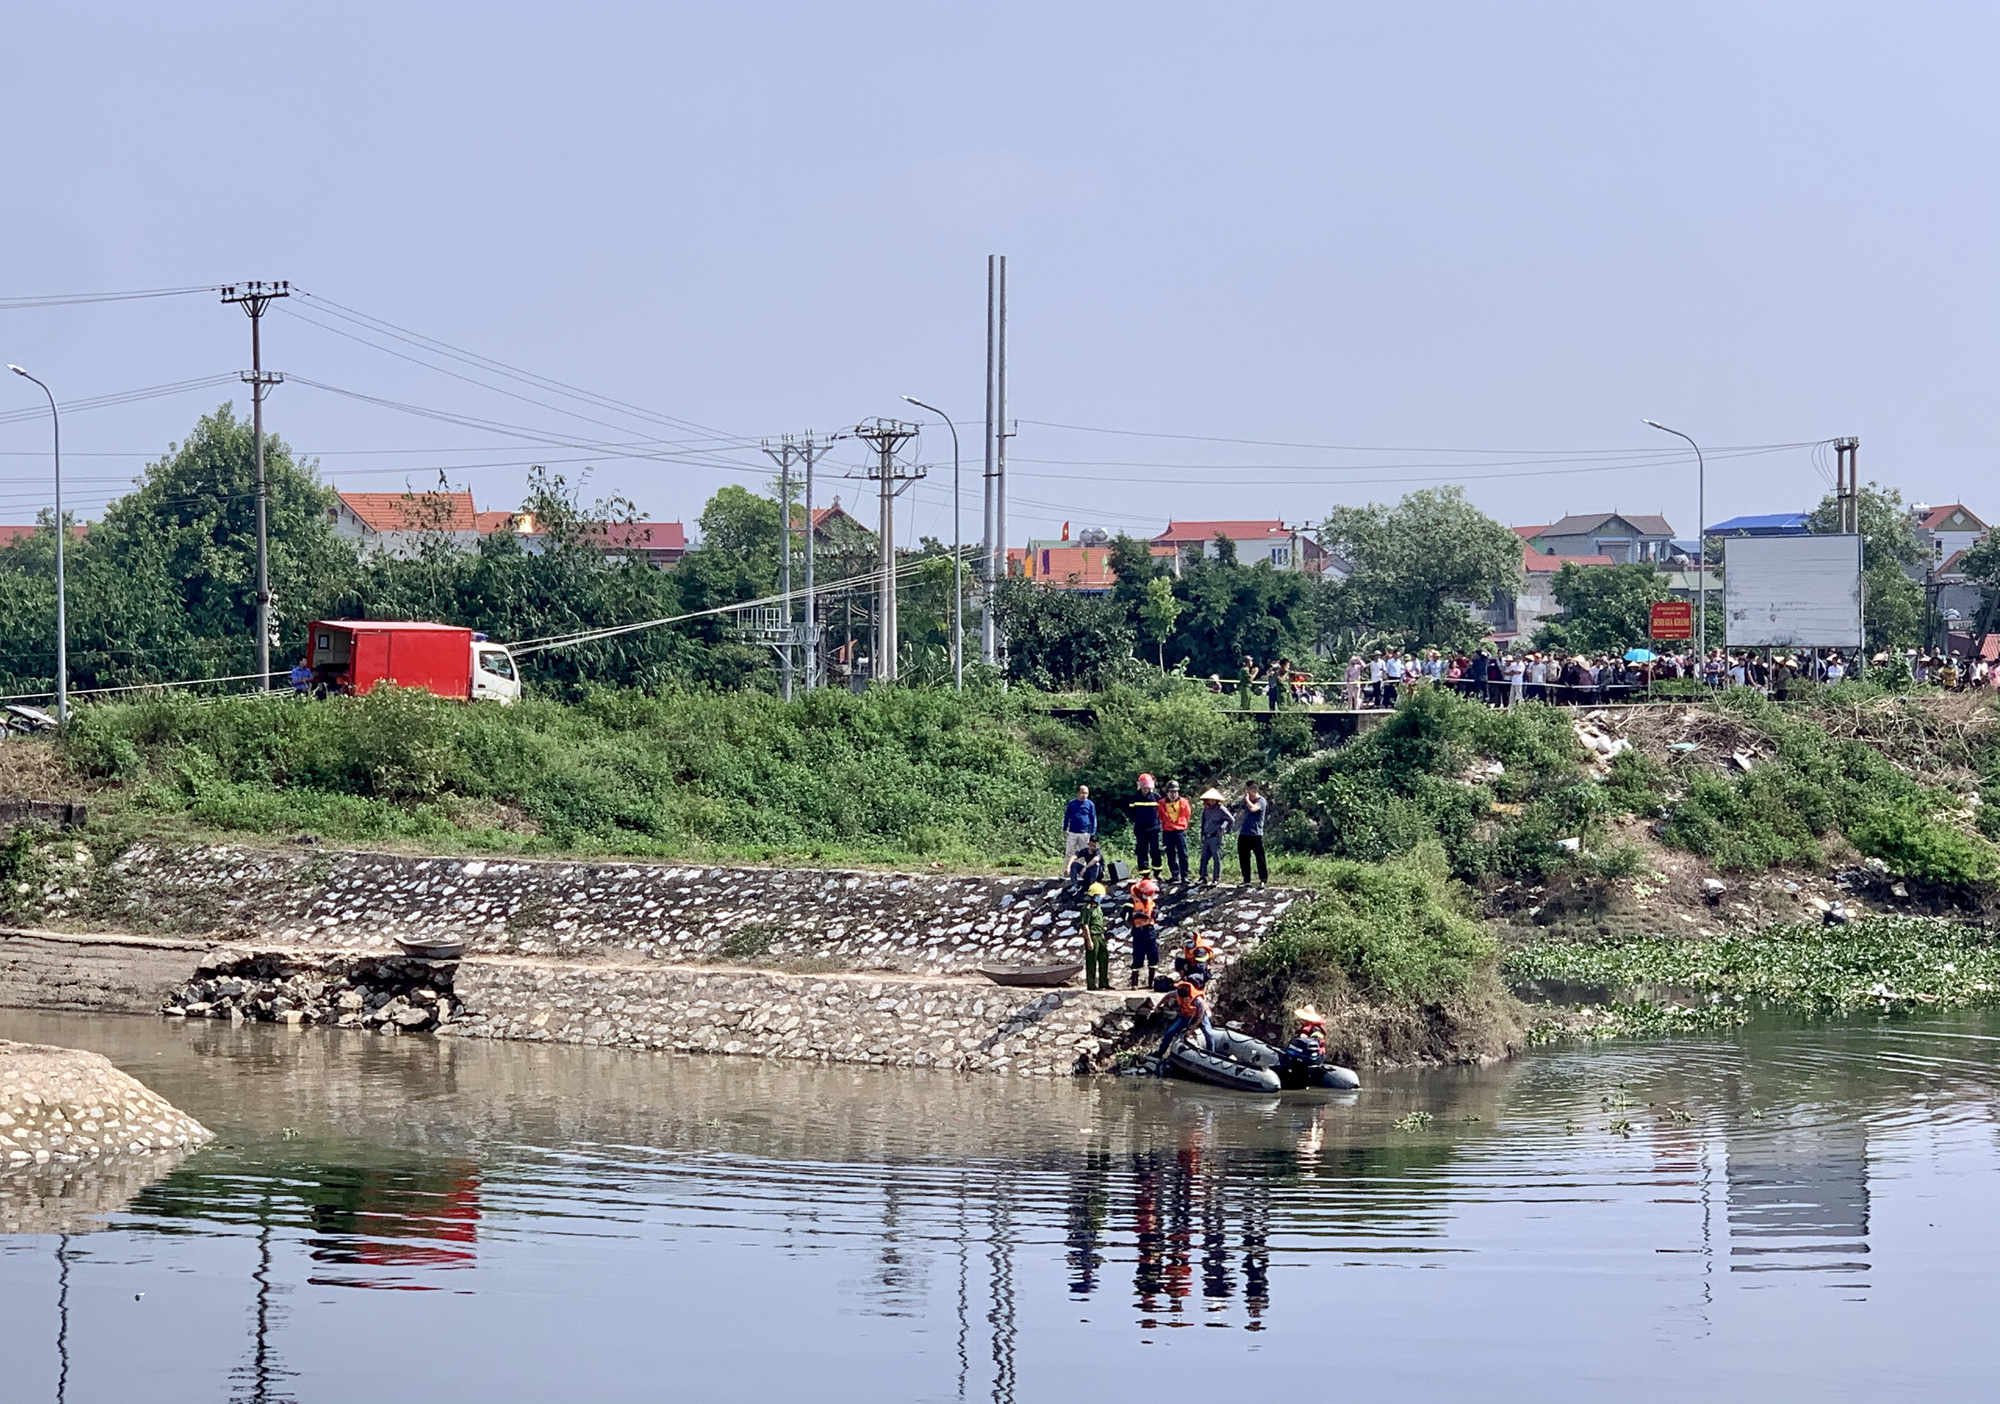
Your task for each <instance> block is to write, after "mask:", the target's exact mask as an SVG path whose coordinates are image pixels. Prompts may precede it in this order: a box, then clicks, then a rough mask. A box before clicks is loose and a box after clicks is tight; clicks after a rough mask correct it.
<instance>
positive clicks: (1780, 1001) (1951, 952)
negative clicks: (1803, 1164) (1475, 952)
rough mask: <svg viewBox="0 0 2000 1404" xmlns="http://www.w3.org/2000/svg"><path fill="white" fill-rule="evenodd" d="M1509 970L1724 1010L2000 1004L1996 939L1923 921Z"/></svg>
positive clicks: (1732, 937) (1580, 956)
mask: <svg viewBox="0 0 2000 1404" xmlns="http://www.w3.org/2000/svg"><path fill="white" fill-rule="evenodd" d="M1504 969H1505V974H1506V976H1507V978H1508V979H1509V980H1511V981H1514V982H1516V983H1520V982H1525V981H1531V980H1556V981H1574V982H1579V983H1587V984H1599V985H1606V986H1610V987H1612V988H1620V987H1626V988H1629V987H1644V986H1655V987H1659V986H1666V987H1672V988H1675V989H1679V990H1685V991H1689V992H1691V993H1693V994H1696V995H1705V996H1707V997H1708V998H1709V999H1710V1000H1711V1001H1715V1002H1720V1004H1721V1005H1722V1006H1724V1007H1726V1006H1728V1005H1735V1004H1739V1003H1749V1004H1755V1005H1761V1006H1765V1007H1776V1008H1782V1009H1790V1010H1794V1011H1797V1012H1800V1013H1807V1014H1833V1013H1842V1012H1848V1011H1854V1010H1861V1009H1867V1008H1871V1007H1874V1008H1887V1009H1897V1008H1901V1009H1912V1008H1937V1009H1951V1008H1968V1007H1973V1006H1979V1005H1994V1004H2000V944H1997V943H1996V941H1995V939H1994V935H1993V933H1991V932H1989V931H1985V930H1982V929H1981V928H1979V927H1976V926H1970V925H1966V924H1964V923H1959V922H1950V921H1939V920H1933V919H1928V918H1922V917H1872V918H1869V919H1866V920H1863V921H1858V922H1854V923H1852V924H1850V925H1846V926H1816V925H1800V926H1789V927H1779V928H1774V929H1772V930H1769V931H1765V932H1761V933H1756V934H1748V933H1741V934H1739V933H1732V934H1728V935H1722V936H1716V937H1712V938H1709V939H1706V940H1697V941H1690V940H1686V939H1682V938H1675V937H1665V936H1643V937H1637V938H1634V939H1631V940H1621V941H1606V942H1599V943H1592V944H1588V945H1580V944H1579V945H1567V944H1558V943H1544V944H1538V945H1532V946H1524V947H1522V948H1521V949H1519V950H1517V951H1515V952H1513V953H1512V954H1510V955H1509V956H1508V957H1507V959H1506V962H1505V967H1504ZM1634 1008H1635V1010H1636V1006H1634ZM1695 1013H1696V1014H1698V1013H1699V1011H1698V1010H1697V1011H1695ZM1661 1017H1662V1018H1663V1019H1664V1018H1668V1017H1679V1016H1664V1015H1663V1016H1661ZM1689 1017H1690V1018H1692V1017H1693V1015H1690V1016H1689ZM1711 1017H1714V1016H1711ZM1637 1022H1641V1023H1643V1022H1644V1021H1643V1019H1639V1020H1637ZM1663 1031H1664V1030H1663Z"/></svg>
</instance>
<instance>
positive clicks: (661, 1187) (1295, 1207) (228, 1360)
mask: <svg viewBox="0 0 2000 1404" xmlns="http://www.w3.org/2000/svg"><path fill="white" fill-rule="evenodd" d="M0 1037H6V1038H15V1039H23V1040H28V1041H34V1042H48V1043H62V1044H68V1045H72V1046H78V1047H85V1048H92V1049H96V1050H98V1051H100V1052H103V1053H105V1054H107V1055H108V1056H109V1057H110V1058H111V1059H112V1060H113V1061H114V1062H116V1063H117V1064H119V1065H120V1066H121V1067H123V1068H125V1069H126V1070H127V1071H130V1072H132V1073H134V1074H136V1075H137V1076H139V1077H140V1078H142V1079H143V1080H144V1081H145V1082H147V1083H148V1084H149V1085H151V1086H152V1087H154V1088H156V1089H157V1090H159V1091H160V1092H162V1093H163V1094H165V1095H166V1096H167V1097H168V1098H169V1099H171V1100H172V1101H174V1102H175V1103H176V1104H178V1105H179V1106H181V1107H182V1108H184V1109H185V1110H187V1111H189V1112H191V1113H193V1114H194V1115H196V1116H198V1117H200V1118H201V1119H202V1120H203V1121H204V1122H206V1123H207V1124H208V1126H209V1127H210V1128H212V1129H213V1130H215V1131H216V1132H217V1133H218V1140H217V1142H216V1143H215V1144H213V1145H211V1146H209V1147H206V1148H204V1149H202V1150H200V1151H198V1152H196V1153H194V1154H193V1155H191V1156H188V1157H187V1158H185V1159H183V1160H182V1161H180V1162H179V1163H178V1164H176V1165H173V1166H171V1167H166V1166H159V1167H154V1168H153V1170H152V1171H151V1172H149V1177H148V1178H141V1179H136V1180H131V1181H129V1182H127V1181H123V1180H120V1179H119V1177H118V1176H116V1175H112V1176H95V1177H91V1176H83V1177H77V1178H76V1179H74V1180H72V1181H67V1182H64V1183H62V1184H61V1185H58V1186H55V1187H53V1188H51V1187H50V1186H49V1184H48V1183H47V1182H42V1183H41V1187H40V1188H39V1189H38V1188H37V1187H36V1186H35V1185H30V1184H23V1183H20V1182H18V1174H17V1172H10V1173H13V1174H15V1178H16V1182H15V1183H13V1184H12V1185H11V1186H10V1184H9V1174H0V1200H5V1201H6V1203H8V1204H10V1205H11V1206H12V1208H11V1210H10V1212H11V1213H13V1214H14V1216H15V1222H16V1223H17V1224H18V1223H20V1222H21V1220H20V1217H19V1216H20V1215H22V1214H24V1213H25V1214H28V1215H31V1216H32V1215H33V1214H37V1213H39V1214H41V1215H42V1216H43V1220H42V1221H40V1222H32V1223H28V1224H27V1225H26V1226H27V1227H29V1228H36V1227H39V1228H43V1229H46V1230H48V1231H45V1232H25V1233H18V1234H12V1235H4V1236H0V1397H4V1398H5V1399H7V1400H22V1401H38V1400H61V1401H65V1404H68V1401H76V1402H77V1404H84V1402H85V1401H113V1400H117V1401H123V1400H129V1399H133V1398H139V1397H143V1398H145V1399H147V1400H149V1401H168V1402H169V1404H178V1401H213V1400H225V1399H243V1400H298V1401H348V1400H356V1399H364V1398H415V1399H423V1400H435V1401H456V1400H483V1401H502V1404H506V1402H508V1401H515V1400H529V1399H537V1398H564V1399H572V1400H589V1401H622V1400H662V1399H675V1400H682V1399H685V1400H701V1401H708V1400H719V1401H733V1400H745V1401H753V1400H754V1401H760V1404H763V1402H764V1401H772V1400H781V1399H787V1398H799V1399H804V1400H808V1401H812V1404H823V1402H824V1401H844V1400H869V1401H876V1402H877V1404H880V1402H881V1401H905V1400H907V1401H920V1400H961V1399H963V1400H993V1401H1008V1400H1020V1401H1024V1404H1027V1402H1030V1401H1031V1402H1032V1404H1044V1401H1066V1400H1081V1399H1089V1400H1119V1399H1127V1398H1134V1397H1144V1396H1149V1395H1163V1396H1164V1395H1175V1396H1185V1395H1187V1394H1189V1393H1190V1392H1193V1393H1195V1394H1197V1395H1199V1396H1201V1397H1205V1398H1214V1397H1215V1395H1216V1394H1217V1392H1219V1391H1227V1390H1240V1391H1244V1392H1245V1393H1246V1394H1247V1395H1250V1396H1254V1397H1258V1398H1277V1397H1281V1396H1283V1395H1296V1394H1301V1393H1310V1394H1311V1395H1314V1396H1320V1395H1327V1394H1334V1395H1338V1396H1341V1397H1347V1396H1350V1395H1351V1396H1355V1397H1367V1396H1368V1395H1370V1394H1380V1393H1382V1392H1384V1391H1386V1390H1394V1391H1398V1392H1399V1394H1400V1395H1401V1396H1402V1397H1407V1398H1414V1399H1426V1400H1428V1399H1479V1400H1485V1401H1509V1400H1534V1401H1537V1404H1540V1402H1541V1401H1548V1400H1558V1401H1562V1400H1603V1399H1611V1398H1616V1399H1617V1400H1619V1401H1620V1404H1626V1402H1627V1401H1647V1400H1656V1399H1657V1400H1674V1401H1685V1400H1688V1399H1691V1398H1695V1399H1699V1398H1710V1399H1727V1400H1736V1399H1755V1400H1757V1401H1759V1404H1770V1401H1779V1400H1792V1399H1800V1400H1804V1399H1811V1400H1816V1401H1820V1400H1828V1399H1866V1400H1891V1399H1906V1398H1907V1399H1925V1400H1961V1399H1991V1398H1994V1397H1996V1392H2000V1324H1996V1323H2000V1174H1996V1172H2000V1115H1996V1109H1997V1108H2000V1103H1996V1094H2000V1018H1996V1017H1993V1016H1981V1017H1976V1018H1967V1019H1961V1020H1953V1021H1940V1022H1930V1023H1907V1022H1904V1023H1890V1022H1855V1023H1846V1024H1833V1025H1826V1024H1820V1025H1812V1026H1800V1025H1793V1024H1775V1023H1774V1024H1768V1025H1761V1026H1755V1027H1752V1028H1750V1029H1747V1030H1744V1031H1742V1032H1741V1033H1739V1034H1737V1035H1734V1036H1730V1037H1725V1038H1714V1039H1684V1040H1676V1041H1668V1042H1660V1043H1645V1044H1641V1043H1628V1044H1606V1045H1602V1046H1598V1047H1592V1048H1587V1049H1580V1050H1567V1051H1558V1052H1546V1053H1540V1054H1535V1055H1532V1056H1529V1057H1526V1058H1523V1059H1521V1060H1519V1061H1518V1062H1515V1063H1513V1064H1510V1065H1508V1066H1505V1067H1501V1068H1494V1069H1487V1070H1483V1071H1466V1072H1443V1073H1439V1072H1430V1073H1408V1074H1397V1075H1394V1076H1389V1077H1385V1078H1382V1079H1380V1080H1378V1081H1377V1082H1376V1084H1375V1085H1373V1086H1371V1087H1370V1088H1368V1089H1367V1090H1365V1091H1363V1092H1361V1093H1359V1094H1340V1095H1336V1094H1319V1093H1298V1094H1288V1095H1287V1096H1285V1097H1283V1098H1276V1097H1273V1098H1253V1097H1247V1096H1244V1095H1242V1094H1235V1093H1227V1092H1221V1091H1206V1090H1203V1089H1201V1088H1197V1087H1193V1086H1190V1085H1187V1084H1181V1083H1164V1084H1163V1083H1156V1082H1152V1081H1148V1080H1140V1079H1100V1080H1088V1081H1079V1082H1075V1083H1057V1084H1048V1083H1029V1082H1026V1081H1011V1080H1006V1079H999V1078H987V1077H959V1076H952V1075H948V1074H939V1073H901V1072H894V1071H888V1070H877V1069H824V1068H816V1067H798V1066H785V1065H780V1064H769V1063H760V1062H752V1061H750V1060H737V1059H720V1058H710V1059H702V1058H682V1057H670V1056H655V1055H645V1054H630V1053H620V1052H613V1051H608V1050H601V1049H583V1048H554V1047H543V1046H532V1045H523V1044H487V1043H477V1042H465V1043H459V1042H453V1041H451V1040H440V1039H431V1038H419V1037H411V1038H403V1039H386V1038H381V1037H379V1036H376V1035H370V1034H360V1033H354V1034H347V1033H341V1032H337V1031H332V1030H309V1031H305V1032H295V1031H285V1030H281V1029H277V1028H272V1027H269V1026H246V1027H235V1028H232V1027H230V1026H228V1025H224V1024H212V1023H206V1022H197V1023H191V1024H190V1023H171V1022H167V1021H163V1020H154V1019H143V1018H97V1017H89V1016H82V1015H57V1014H33V1013H23V1012H16V1011H0ZM1423 1114H1428V1121H1427V1122H1426V1119H1425V1116H1424V1115H1423ZM24 1206H25V1207H24ZM57 1230H65V1231H60V1232H59V1231H57Z"/></svg>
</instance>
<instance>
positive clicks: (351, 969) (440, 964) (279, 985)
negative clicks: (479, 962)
mask: <svg viewBox="0 0 2000 1404" xmlns="http://www.w3.org/2000/svg"><path fill="white" fill-rule="evenodd" d="M456 970H457V964H456V962H452V961H440V960H417V959H413V958H410V957H407V956H378V957H353V956H320V955H317V954H315V955H312V956H297V955H290V954H284V955H280V954H274V953H270V952H261V953H259V954H256V955H252V956H247V957H240V958H234V959H229V960H226V961H223V962H221V963H219V964H216V965H211V966H204V967H203V969H202V970H201V971H199V972H198V973H197V974H196V975H195V978H194V979H192V980H190V981H188V983H187V984H185V985H183V986H182V987H181V988H180V989H179V990H177V991H175V992H174V995H173V996H172V998H171V999H169V1000H168V1002H167V1006H166V1008H165V1009H163V1010H162V1011H161V1012H162V1013H164V1014H166V1015H168V1016H169V1017H172V1018H187V1019H230V1020H234V1021H236V1022H238V1023H244V1022H248V1023H267V1024H292V1025H297V1024H331V1025H333V1026H334V1027H336V1028H343V1029H376V1030H378V1031H380V1032H382V1033H392V1034H393V1033H423V1032H425V1031H427V1030H430V1029H435V1028H437V1027H439V1026H440V1025H443V1024H449V1023H450V1022H452V1020H453V1019H455V1018H457V1017H459V1016H460V1015H461V1014H462V1012H463V1008H462V1006H461V1005H460V1004H459V1003H458V1002H457V1001H456V1000H455V999H454V998H453V996H452V975H453V973H454V972H455V971H456Z"/></svg>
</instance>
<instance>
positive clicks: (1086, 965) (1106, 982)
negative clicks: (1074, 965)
mask: <svg viewBox="0 0 2000 1404" xmlns="http://www.w3.org/2000/svg"><path fill="white" fill-rule="evenodd" d="M1076 924H1077V926H1078V927H1080V928H1081V929H1082V931H1083V987H1084V988H1085V989H1087V990H1108V989H1110V988H1111V941H1110V938H1109V937H1108V936H1107V935H1106V934H1105V931H1104V884H1103V883H1101V882H1093V883H1092V884H1091V885H1090V890H1089V891H1088V892H1086V893H1085V894H1084V898H1083V906H1082V908H1081V910H1079V912H1078V913H1077V923H1076Z"/></svg>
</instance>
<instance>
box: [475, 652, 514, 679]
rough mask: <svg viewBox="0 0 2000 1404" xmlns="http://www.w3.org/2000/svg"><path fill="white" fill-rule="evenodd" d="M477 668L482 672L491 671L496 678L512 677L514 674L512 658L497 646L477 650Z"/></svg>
mask: <svg viewBox="0 0 2000 1404" xmlns="http://www.w3.org/2000/svg"><path fill="white" fill-rule="evenodd" d="M479 670H480V671H481V672H482V673H491V674H492V675H493V676H494V677H496V678H512V677H513V676H514V660H513V659H512V658H509V657H508V656H507V655H506V654H504V653H502V652H501V651H500V650H499V649H497V648H495V649H481V650H480V651H479Z"/></svg>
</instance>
